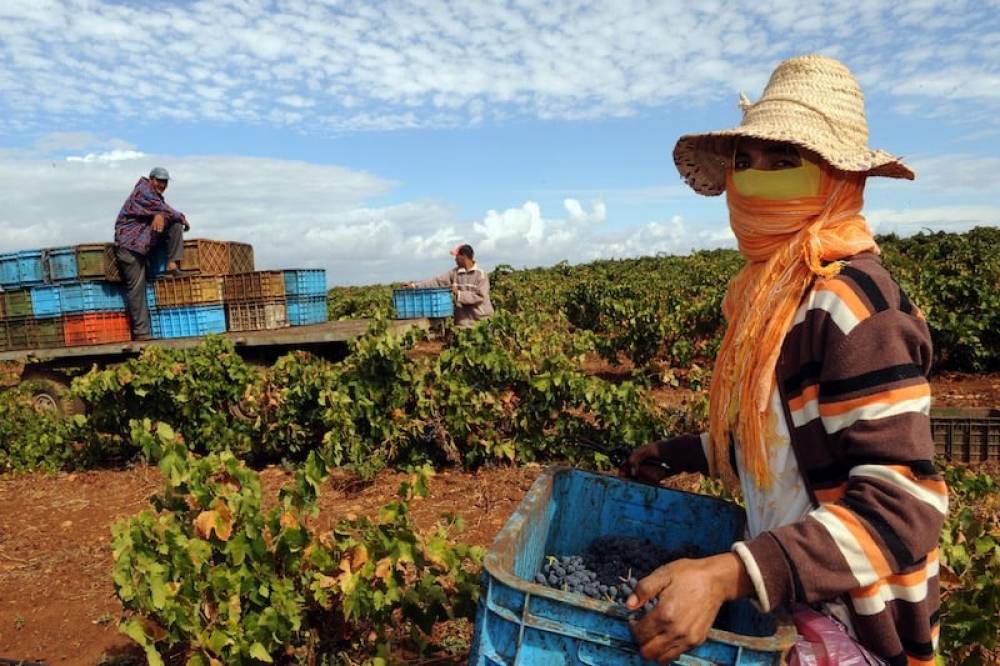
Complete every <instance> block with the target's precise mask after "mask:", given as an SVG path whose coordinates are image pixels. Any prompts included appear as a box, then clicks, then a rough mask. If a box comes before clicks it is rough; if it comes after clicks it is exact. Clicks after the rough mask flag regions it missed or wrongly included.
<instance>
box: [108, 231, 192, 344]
mask: <svg viewBox="0 0 1000 666" xmlns="http://www.w3.org/2000/svg"><path fill="white" fill-rule="evenodd" d="M156 238H157V240H156V242H154V244H153V246H152V247H151V248H150V251H152V250H153V249H155V248H156V246H157V245H158V244H159V243H166V245H167V261H168V262H171V261H173V262H176V263H177V264H180V262H181V259H182V258H183V257H184V225H182V224H170V225H168V226H167V228H166V229H165V230H164V233H162V234H158V235H157V236H156ZM115 258H116V259H117V260H118V267H119V268H120V269H121V273H122V277H123V278H124V279H125V301H126V304H127V305H128V315H129V318H130V319H131V320H132V336H133V337H139V336H142V337H147V336H149V335H151V334H152V327H151V325H150V321H149V303H147V302H146V272H147V270H148V269H149V259H148V257H147V256H146V255H143V254H139V253H138V252H133V251H132V250H128V249H126V248H123V247H118V246H115Z"/></svg>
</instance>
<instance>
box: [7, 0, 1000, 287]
mask: <svg viewBox="0 0 1000 666" xmlns="http://www.w3.org/2000/svg"><path fill="white" fill-rule="evenodd" d="M804 53H822V54H826V55H830V56H833V57H836V58H838V59H840V60H842V61H843V62H844V63H845V64H846V65H847V66H848V67H849V68H850V69H851V70H852V71H853V72H854V74H855V75H856V76H857V78H858V80H859V81H860V82H861V85H862V87H863V89H864V91H865V97H866V110H867V114H868V122H869V127H870V132H871V140H870V144H871V145H872V147H875V148H882V149H884V150H887V151H889V152H890V153H893V154H894V155H898V156H901V157H903V159H904V160H905V161H906V163H907V164H909V165H910V166H912V167H913V168H914V170H915V171H916V172H917V180H916V181H914V182H910V181H897V180H891V179H873V180H871V181H869V185H868V188H867V193H866V207H865V212H866V216H867V218H868V221H869V224H870V225H871V226H872V228H873V229H874V230H875V231H876V232H879V233H888V232H895V233H899V234H902V235H909V234H912V233H916V232H918V231H920V230H924V229H930V230H949V231H961V230H965V229H968V228H971V227H973V226H977V225H994V226H995V225H998V224H1000V197H998V196H997V195H998V194H1000V0H981V1H975V2H962V1H961V0H945V1H940V2H938V1H935V0H914V1H909V2H908V1H894V2H882V1H880V0H867V1H866V2H864V3H859V2H832V1H829V0H805V1H802V2H793V1H790V0H754V1H752V2H736V1H732V2H721V1H719V2H716V1H712V0H703V1H700V2H687V1H676V2H675V1H673V0H649V1H645V0H611V1H604V2H561V1H558V0H552V1H548V2H527V1H520V0H509V1H506V2H504V1H500V0H494V1H492V2H475V1H472V0H466V1H464V2H445V1H434V2H404V1H398V2H374V1H368V2H350V1H338V0H328V1H318V0H278V1H272V2H266V1H263V0H261V1H258V0H212V1H210V2H207V1H206V2H197V1H186V2H185V1H177V2H170V1H161V2H158V3H138V2H124V1H111V0H0V252H7V251H14V250H21V249H32V248H38V247H55V246H62V245H70V244H75V243H84V242H100V241H110V240H111V239H112V237H113V227H114V220H115V217H116V215H117V213H118V210H119V208H120V207H121V205H122V203H123V202H124V200H125V198H126V197H127V195H128V194H129V192H130V191H131V188H132V187H133V186H134V184H135V183H136V181H137V180H138V179H139V177H140V176H143V175H146V174H147V173H148V172H149V170H150V168H152V167H153V166H157V165H160V166H164V167H166V168H168V169H169V170H170V173H171V182H170V187H169V189H168V190H167V192H166V199H167V201H168V203H170V204H171V205H173V206H174V207H176V208H177V209H179V210H181V211H183V212H184V213H185V214H186V215H187V217H188V219H189V221H190V222H191V224H192V229H191V232H190V233H189V234H188V237H201V238H212V239H217V240H238V241H243V242H250V243H253V245H254V247H255V252H256V259H257V265H258V268H260V269H273V268H299V267H303V268H325V269H326V270H327V277H328V282H329V283H330V285H331V286H333V285H351V284H372V283H386V282H390V281H404V280H411V279H418V278H423V277H427V276H430V275H433V274H437V273H441V272H444V271H445V270H447V269H448V268H449V267H450V266H451V265H452V259H451V257H450V256H449V255H448V249H449V248H451V247H452V246H454V245H455V244H456V243H458V242H468V243H470V244H472V245H473V247H474V248H475V250H476V254H477V259H478V260H479V261H480V263H481V265H483V266H484V267H486V268H492V267H495V266H497V265H499V264H510V265H512V266H514V267H525V266H545V265H552V264H555V263H557V262H559V261H563V260H566V261H569V262H571V263H578V262H584V261H590V260H593V259H597V258H619V257H634V256H642V255H652V254H657V253H666V254H686V253H688V252H690V251H691V250H693V249H698V248H712V247H734V246H735V241H734V239H733V236H732V233H731V231H730V229H729V226H728V218H727V213H726V208H725V201H724V199H723V198H721V197H703V196H700V195H697V194H695V193H694V192H693V191H692V190H690V189H689V188H688V187H687V186H686V185H685V184H684V183H683V182H682V181H681V180H680V176H679V175H678V173H677V171H676V169H675V167H674V165H673V160H672V158H671V152H672V150H673V146H674V143H675V142H676V140H677V138H678V137H679V136H680V135H682V134H687V133H694V132H700V131H708V130H712V129H721V128H727V127H732V126H735V125H737V124H739V120H740V111H739V107H738V105H737V102H738V98H739V94H740V93H741V92H743V93H745V94H746V95H747V96H748V97H749V98H750V99H751V100H755V99H757V97H758V96H759V95H760V93H761V91H762V89H763V87H764V85H765V83H766V82H767V79H768V77H769V76H770V73H771V71H772V70H773V69H774V67H775V66H776V65H777V64H778V63H779V62H780V61H781V60H783V59H785V58H787V57H791V56H794V55H800V54H804Z"/></svg>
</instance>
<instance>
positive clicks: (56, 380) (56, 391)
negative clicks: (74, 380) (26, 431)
mask: <svg viewBox="0 0 1000 666" xmlns="http://www.w3.org/2000/svg"><path fill="white" fill-rule="evenodd" d="M21 385H22V386H24V387H25V388H27V390H28V392H29V393H30V394H31V399H32V403H33V404H34V405H35V407H36V408H37V409H41V410H44V411H49V412H52V413H54V414H58V415H59V416H61V417H63V418H66V419H68V418H70V417H72V416H76V415H77V414H86V413H87V408H86V406H85V405H84V404H83V401H82V400H80V399H79V398H74V397H73V396H72V395H71V394H70V391H69V386H70V379H69V378H68V377H66V376H64V375H59V374H56V373H45V374H31V375H27V373H26V376H25V377H24V378H23V379H22V380H21Z"/></svg>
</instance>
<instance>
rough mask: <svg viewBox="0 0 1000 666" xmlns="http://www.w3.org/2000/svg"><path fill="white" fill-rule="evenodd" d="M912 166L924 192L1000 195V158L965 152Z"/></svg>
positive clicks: (924, 158) (920, 160) (921, 159)
mask: <svg viewBox="0 0 1000 666" xmlns="http://www.w3.org/2000/svg"><path fill="white" fill-rule="evenodd" d="M913 167H914V169H915V170H916V172H917V177H918V181H917V183H918V184H919V186H920V189H921V190H922V191H924V192H930V191H933V192H937V193H946V194H966V195H968V194H973V195H985V196H991V197H996V194H997V192H1000V157H992V156H990V157H981V156H977V155H969V154H963V153H952V154H944V155H934V156H933V157H919V158H917V159H914V160H913ZM997 220H998V221H1000V218H997Z"/></svg>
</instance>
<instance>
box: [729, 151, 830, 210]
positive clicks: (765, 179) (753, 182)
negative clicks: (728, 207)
mask: <svg viewBox="0 0 1000 666" xmlns="http://www.w3.org/2000/svg"><path fill="white" fill-rule="evenodd" d="M822 178H823V172H822V170H821V169H820V168H819V165H817V164H813V163H812V162H810V161H808V160H805V159H804V160H802V166H797V167H794V168H792V169H778V170H776V171H765V170H762V169H743V170H741V171H734V172H733V186H734V187H735V189H736V191H737V192H738V193H740V194H741V195H743V196H745V197H753V198H756V199H770V200H785V199H800V198H802V197H812V196H816V195H817V194H819V188H820V183H821V182H822Z"/></svg>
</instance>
